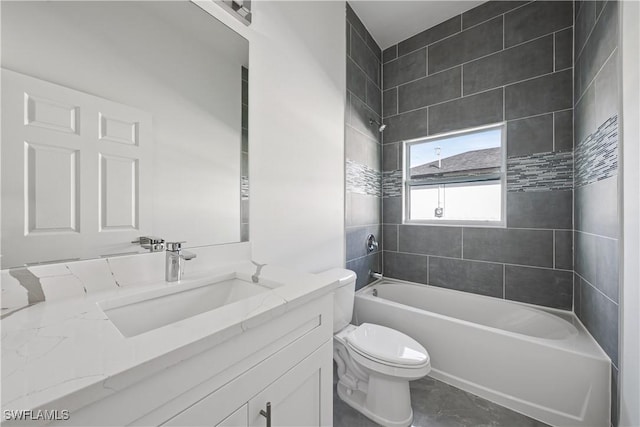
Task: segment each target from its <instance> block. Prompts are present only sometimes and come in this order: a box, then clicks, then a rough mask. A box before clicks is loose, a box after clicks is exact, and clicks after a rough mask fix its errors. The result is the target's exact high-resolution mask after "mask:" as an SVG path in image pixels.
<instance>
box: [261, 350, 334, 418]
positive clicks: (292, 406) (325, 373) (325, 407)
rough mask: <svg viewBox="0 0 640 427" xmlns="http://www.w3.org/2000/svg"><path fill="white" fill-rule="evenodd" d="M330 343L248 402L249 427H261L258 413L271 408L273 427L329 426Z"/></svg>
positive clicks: (330, 407) (330, 391) (330, 413)
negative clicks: (269, 406)
mask: <svg viewBox="0 0 640 427" xmlns="http://www.w3.org/2000/svg"><path fill="white" fill-rule="evenodd" d="M332 360H333V359H332V342H327V343H325V344H324V345H323V346H322V347H320V348H319V349H318V350H316V351H315V352H314V353H313V354H311V355H310V356H309V357H307V358H306V359H304V360H303V361H302V362H300V363H299V364H297V365H296V366H294V367H293V368H291V369H290V370H289V371H287V373H285V374H284V375H283V376H281V377H280V378H278V379H277V380H276V381H274V382H273V383H271V385H269V387H267V388H266V389H264V390H263V391H262V392H260V393H259V394H258V395H256V396H255V397H254V398H253V399H251V400H250V401H249V425H251V426H256V427H258V426H259V427H264V426H266V425H267V420H266V418H265V416H264V415H261V413H260V411H261V410H265V409H266V407H267V402H269V403H270V404H271V425H272V426H273V427H276V426H277V427H280V426H292V427H304V426H328V425H331V423H332V421H333V420H332V417H333V415H332V412H333V399H332V391H333V390H332V388H333V383H332V375H333V365H332Z"/></svg>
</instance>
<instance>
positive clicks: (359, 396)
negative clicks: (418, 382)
mask: <svg viewBox="0 0 640 427" xmlns="http://www.w3.org/2000/svg"><path fill="white" fill-rule="evenodd" d="M370 380H371V377H370ZM374 381H375V380H374ZM402 383H404V386H403V385H402ZM387 385H390V384H387ZM394 385H395V387H394V386H393V385H392V386H391V388H386V389H382V390H384V394H385V396H386V399H387V401H389V399H390V398H391V399H392V400H393V397H398V394H397V393H400V395H405V394H406V401H407V402H409V405H402V404H400V405H399V406H400V407H394V408H392V410H391V412H392V413H395V414H396V415H398V412H400V413H401V414H402V415H400V416H399V417H398V419H394V420H390V419H387V418H385V417H384V415H383V414H380V413H379V411H375V412H374V411H372V410H371V409H369V406H368V405H367V403H368V402H367V394H366V393H363V392H362V391H360V390H351V389H349V388H348V387H347V386H345V385H344V384H341V383H340V382H338V386H337V389H338V396H339V397H340V399H342V401H343V402H345V403H346V404H347V405H349V406H351V407H352V408H353V409H355V410H356V411H358V412H360V413H361V414H362V415H364V416H366V417H367V418H369V419H370V420H372V421H375V422H376V423H378V424H380V425H381V426H384V427H407V426H410V425H411V423H412V422H413V410H412V409H411V404H410V402H411V401H410V398H409V383H408V382H407V381H404V382H398V383H395V384H394ZM394 389H395V390H394ZM404 389H406V390H404ZM396 392H397V393H396ZM371 398H375V396H369V402H370V401H371ZM381 409H383V411H384V409H387V410H388V409H389V408H381ZM387 412H388V411H387Z"/></svg>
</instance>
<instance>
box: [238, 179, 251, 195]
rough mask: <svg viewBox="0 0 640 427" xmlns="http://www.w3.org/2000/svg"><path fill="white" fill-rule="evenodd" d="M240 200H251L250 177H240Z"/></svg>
mask: <svg viewBox="0 0 640 427" xmlns="http://www.w3.org/2000/svg"><path fill="white" fill-rule="evenodd" d="M240 200H249V177H248V176H241V177H240Z"/></svg>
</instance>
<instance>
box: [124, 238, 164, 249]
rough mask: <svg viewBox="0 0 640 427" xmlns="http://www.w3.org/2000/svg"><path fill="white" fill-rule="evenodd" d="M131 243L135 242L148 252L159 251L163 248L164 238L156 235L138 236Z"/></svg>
mask: <svg viewBox="0 0 640 427" xmlns="http://www.w3.org/2000/svg"><path fill="white" fill-rule="evenodd" d="M131 243H137V244H139V245H140V246H142V247H143V248H145V249H148V250H149V252H160V251H163V250H164V239H163V238H162V237H156V236H140V237H138V240H134V241H132V242H131Z"/></svg>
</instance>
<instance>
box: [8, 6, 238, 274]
mask: <svg viewBox="0 0 640 427" xmlns="http://www.w3.org/2000/svg"><path fill="white" fill-rule="evenodd" d="M1 17H2V113H3V114H2V242H1V245H2V258H1V267H2V268H9V267H16V266H20V265H25V264H35V263H42V262H55V261H61V260H69V259H83V258H94V257H100V256H112V255H117V254H127V253H135V252H139V253H143V252H148V250H149V249H148V247H149V245H145V248H143V247H142V246H141V245H140V244H139V243H132V242H135V241H138V240H139V238H140V237H141V236H157V237H158V238H160V239H164V240H166V241H186V242H187V243H186V244H185V245H184V246H185V247H195V246H203V245H212V244H222V243H230V242H238V241H246V240H248V209H247V208H248V175H247V169H248V167H247V164H248V149H247V134H248V131H247V114H248V71H247V67H248V50H249V46H248V42H247V41H246V40H245V39H243V38H242V37H241V36H239V35H238V34H236V33H235V32H234V31H232V30H231V29H229V28H228V27H226V26H225V25H224V24H222V23H221V22H219V21H218V20H216V19H215V18H214V17H212V16H211V15H209V14H208V13H207V12H205V11H204V10H202V9H200V8H199V7H198V6H196V5H195V4H193V3H191V2H186V1H175V2H174V1H127V2H111V1H90V2H89V1H87V2H77V1H69V2H65V1H55V2H48V1H30V2H2V14H1Z"/></svg>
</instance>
